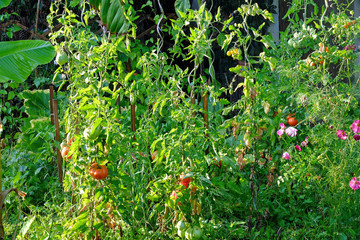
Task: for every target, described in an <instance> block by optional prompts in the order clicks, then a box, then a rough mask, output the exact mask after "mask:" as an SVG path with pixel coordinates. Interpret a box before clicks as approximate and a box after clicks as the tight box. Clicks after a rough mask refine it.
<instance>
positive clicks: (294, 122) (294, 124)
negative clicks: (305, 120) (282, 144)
mask: <svg viewBox="0 0 360 240" xmlns="http://www.w3.org/2000/svg"><path fill="white" fill-rule="evenodd" d="M297 123H298V121H297V120H296V119H295V118H294V117H290V118H289V119H288V124H289V125H290V126H296V125H297Z"/></svg>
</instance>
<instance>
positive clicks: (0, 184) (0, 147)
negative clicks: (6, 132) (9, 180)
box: [0, 123, 2, 192]
mask: <svg viewBox="0 0 360 240" xmlns="http://www.w3.org/2000/svg"><path fill="white" fill-rule="evenodd" d="M0 125H1V123H0ZM1 149H2V144H1V139H0V192H1V191H2V177H1Z"/></svg>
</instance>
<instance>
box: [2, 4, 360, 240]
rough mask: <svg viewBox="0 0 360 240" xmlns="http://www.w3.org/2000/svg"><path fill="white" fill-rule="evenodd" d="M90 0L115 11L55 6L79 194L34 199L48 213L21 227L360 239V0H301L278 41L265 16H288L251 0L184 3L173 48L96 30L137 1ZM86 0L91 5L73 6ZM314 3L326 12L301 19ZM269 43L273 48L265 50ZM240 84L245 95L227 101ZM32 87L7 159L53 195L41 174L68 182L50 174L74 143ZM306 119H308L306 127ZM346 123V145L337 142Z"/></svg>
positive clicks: (54, 233)
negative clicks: (219, 64)
mask: <svg viewBox="0 0 360 240" xmlns="http://www.w3.org/2000/svg"><path fill="white" fill-rule="evenodd" d="M335 2H336V1H335ZM126 3H127V4H125V5H124V8H126V9H128V10H129V9H130V10H129V11H128V10H127V11H124V12H126V13H127V15H126V16H128V17H129V18H130V19H126V20H127V21H129V22H134V20H135V19H136V14H137V12H133V10H132V7H131V6H132V1H129V2H127V1H126ZM90 4H91V5H92V7H93V8H94V9H98V10H99V12H94V11H86V10H84V11H83V15H82V16H85V17H83V18H81V17H80V16H77V15H76V14H75V12H73V11H72V10H71V8H69V6H68V5H67V2H61V1H57V2H55V3H54V4H53V5H52V7H51V14H50V15H49V17H48V20H49V23H50V25H53V24H54V23H56V21H59V22H61V23H62V27H61V28H60V29H59V31H57V32H54V33H53V34H52V36H51V41H52V42H53V44H54V45H56V48H57V49H58V50H59V51H63V53H64V54H66V57H67V61H66V62H65V61H64V64H61V65H60V66H59V67H58V68H57V70H56V71H55V74H56V76H65V77H64V78H63V77H62V78H57V77H54V80H53V82H54V84H57V85H58V86H60V88H59V89H60V90H61V91H63V95H62V94H60V92H58V96H59V98H60V99H61V97H63V99H64V100H65V99H67V100H66V101H63V103H62V104H61V107H60V109H61V111H62V114H64V115H62V114H61V117H60V119H61V126H62V131H63V132H62V135H63V136H64V138H65V136H66V140H65V139H64V141H63V143H62V145H67V146H68V147H69V149H70V150H69V153H68V155H67V156H71V158H68V159H67V162H66V163H65V162H64V163H65V167H64V171H65V174H64V186H63V187H64V191H65V193H63V194H58V193H56V192H55V191H56V189H54V188H53V189H52V191H50V192H48V193H47V195H48V198H46V199H48V200H49V201H48V202H46V204H45V207H44V208H40V209H36V207H34V206H31V202H30V200H27V201H28V202H27V203H28V206H29V209H32V214H29V215H28V216H27V217H26V219H25V221H24V225H23V230H22V231H21V234H25V233H24V232H27V234H28V236H31V237H33V238H39V237H40V236H46V237H48V238H49V239H50V237H52V238H54V239H67V238H69V239H70V238H71V239H77V238H88V239H92V238H104V239H105V238H110V239H121V238H124V239H179V238H184V236H185V237H186V236H187V238H188V239H194V238H197V236H195V234H194V229H195V230H196V231H198V232H200V231H201V235H202V236H201V238H202V239H206V238H207V239H275V238H285V239H293V238H294V239H298V238H299V239H300V238H309V239H323V238H331V237H334V236H336V237H337V236H338V237H339V238H356V237H358V236H357V232H358V230H359V227H358V226H357V225H358V224H357V222H358V221H357V220H358V216H357V212H358V211H359V207H358V204H357V202H358V201H359V195H358V193H357V192H354V191H353V190H352V189H351V188H350V187H349V181H350V180H351V179H352V178H353V177H357V176H359V169H358V166H359V164H360V162H359V153H358V150H357V149H358V147H359V146H358V145H359V143H360V141H356V137H355V136H354V135H355V134H357V131H356V130H354V127H353V128H350V130H349V127H350V126H351V125H352V124H353V123H354V121H355V120H358V116H359V113H360V111H359V103H358V101H359V98H360V91H359V84H358V83H359V79H358V74H359V69H358V67H357V66H356V62H355V61H356V59H357V55H358V51H357V50H356V49H355V50H354V49H353V47H352V45H354V39H355V37H356V36H357V35H358V34H359V33H360V28H359V27H358V26H359V20H358V19H354V18H353V17H352V16H351V15H350V16H349V15H347V14H346V13H348V12H349V11H348V8H347V7H346V6H345V8H343V6H340V5H338V7H339V9H338V11H339V12H338V13H337V14H334V13H329V14H328V15H326V12H327V11H328V10H327V8H323V9H322V10H321V13H320V8H317V6H316V4H315V3H314V2H313V1H310V0H308V1H305V2H304V1H294V3H293V4H294V6H295V7H294V6H293V7H291V8H290V10H289V12H288V13H287V17H288V18H289V19H290V25H289V27H288V29H287V30H286V31H285V32H284V33H281V42H280V43H278V44H275V43H274V42H273V40H272V38H271V36H269V35H264V34H263V28H264V27H265V24H261V25H258V26H255V25H253V24H252V23H250V21H249V18H251V17H258V18H261V19H263V20H268V21H271V20H272V16H271V14H270V13H269V12H268V11H266V10H262V9H261V8H260V7H259V5H258V4H249V3H248V2H246V3H245V4H241V5H240V6H239V7H238V9H237V14H238V17H239V19H238V21H236V22H233V21H232V20H233V19H232V18H230V19H228V20H225V21H224V20H222V19H221V14H220V11H218V14H216V15H215V16H213V14H211V12H210V11H209V10H208V9H206V7H205V5H202V6H200V8H199V9H198V10H193V9H189V2H188V1H176V2H175V7H176V8H177V10H178V11H177V14H178V18H177V19H172V20H171V21H170V22H169V23H167V25H161V30H162V31H163V32H166V33H167V34H169V36H170V37H171V41H173V45H171V46H169V47H168V48H167V49H162V44H161V41H163V40H164V39H162V38H161V41H160V40H159V41H158V42H157V44H156V45H153V44H152V43H154V42H156V41H155V40H154V39H148V40H147V41H146V42H141V41H140V40H138V39H136V35H135V31H132V32H131V34H122V35H120V34H110V32H111V29H110V31H108V30H109V29H107V30H106V29H105V30H104V32H103V34H101V35H96V34H95V33H94V30H93V29H92V27H93V26H89V22H90V21H89V20H91V19H95V18H96V17H97V14H99V15H100V18H102V19H103V21H104V19H105V16H106V19H107V20H108V18H107V16H108V14H110V15H112V14H116V13H115V10H114V11H113V9H112V7H111V4H120V5H121V4H122V2H117V3H116V2H114V1H90ZM336 4H338V3H337V2H336ZM77 5H79V7H80V8H82V9H88V5H89V3H87V2H76V1H73V2H71V6H70V7H74V6H77ZM308 5H311V6H314V7H315V9H316V10H315V11H314V13H313V14H312V15H311V17H308V18H306V19H302V20H301V18H300V16H301V15H300V14H302V12H301V11H305V12H306V10H307V7H308ZM106 6H107V7H106ZM114 6H115V5H114ZM143 7H144V6H143ZM140 9H142V8H140ZM130 12H131V14H130ZM319 14H322V15H321V16H318V15H319ZM124 16H125V15H124ZM305 16H307V15H306V13H305ZM156 18H157V19H159V18H160V17H159V16H157V17H156ZM109 19H110V18H109ZM348 23H349V24H348ZM133 27H135V26H133ZM220 29H221V31H220ZM254 42H257V44H259V45H261V46H262V48H261V51H262V52H261V53H260V54H259V55H255V56H254V54H252V53H251V51H250V50H249V49H250V46H253V44H254ZM214 45H218V46H221V49H222V50H224V55H225V52H226V55H228V57H229V58H231V59H233V60H234V61H236V62H237V63H239V64H238V65H236V66H235V67H232V68H230V69H229V70H230V71H231V72H233V73H234V74H235V77H234V79H233V81H232V82H231V84H229V86H228V87H221V86H220V84H219V83H218V82H217V81H216V79H215V71H214V68H213V64H214V58H215V56H214V53H213V51H212V49H213V47H214ZM185 61H187V62H186V64H182V62H185ZM238 79H242V81H240V83H238V84H237V85H234V84H233V83H234V82H235V81H237V80H238ZM237 82H239V81H237ZM238 89H241V90H242V91H243V95H242V97H241V98H240V99H238V101H236V102H230V101H228V100H227V99H224V98H222V96H223V95H224V94H225V93H229V94H232V93H233V92H234V91H236V90H238ZM22 96H23V97H24V98H25V99H28V100H27V101H25V108H24V109H25V111H26V113H27V114H28V115H29V116H28V118H27V119H24V122H25V124H24V127H23V128H22V133H21V134H20V135H19V141H18V142H17V146H16V148H15V150H14V151H9V152H8V153H7V154H8V155H9V156H10V157H9V159H10V163H8V164H10V165H11V167H10V165H7V166H9V167H8V169H11V171H12V172H11V173H10V171H9V170H7V173H9V174H7V175H6V176H9V177H6V179H5V182H6V183H7V184H9V183H10V182H12V183H13V184H15V185H16V186H21V187H22V188H25V189H27V190H28V191H29V192H30V193H31V194H30V196H32V197H34V196H35V194H34V191H37V192H41V193H44V192H45V190H44V189H43V187H44V186H45V185H44V184H43V185H41V184H38V180H37V177H36V175H41V179H46V180H49V181H48V182H49V185H46V186H45V187H47V188H49V189H51V188H50V187H48V186H50V185H51V182H55V176H54V175H51V174H48V173H49V171H50V170H48V169H50V163H51V160H52V159H53V153H52V148H53V147H54V146H57V147H58V143H52V140H53V138H54V136H53V132H54V129H53V126H51V125H50V124H49V118H48V114H49V113H48V107H47V106H48V103H47V102H48V95H47V93H46V92H39V91H25V92H24V93H23V94H22ZM206 105H208V109H206ZM40 109H41V110H40ZM42 109H46V110H45V111H43V110H42ZM233 112H236V113H237V114H230V113H233ZM206 114H208V115H206ZM291 114H294V117H295V118H296V119H297V120H298V122H297V124H296V125H295V126H292V127H293V128H290V126H289V125H290V122H288V120H287V118H290V117H291V116H290V115H291ZM206 116H208V117H209V121H208V122H207V120H206ZM281 123H283V124H284V126H283V125H282V124H281ZM330 126H332V127H330ZM340 129H342V130H344V131H345V133H346V134H347V138H346V139H340V138H339V137H338V136H337V131H338V130H340ZM289 130H290V131H292V132H294V131H297V132H296V134H294V135H292V134H290V133H289V132H288V131H289ZM300 147H301V151H299V148H300ZM284 153H287V154H289V156H290V158H289V157H286V156H287V155H284ZM24 159H25V160H24ZM25 161H26V162H27V163H26V164H25ZM94 162H96V163H98V164H101V165H106V166H107V168H108V170H109V175H108V177H107V178H105V179H104V180H95V179H93V178H92V177H91V176H90V175H89V167H90V165H91V164H92V163H94ZM15 166H20V167H19V169H17V167H15ZM42 174H44V176H43V175H42ZM10 176H15V177H10ZM56 186H57V185H56ZM31 191H33V192H31ZM34 201H36V199H34ZM52 211H54V212H55V213H56V214H54V213H52ZM41 215H45V218H40V217H38V216H41ZM34 216H36V217H35V218H34ZM180 221H181V224H179V222H180ZM45 222H50V223H51V224H50V226H49V224H47V225H46V224H45ZM180 225H181V229H180ZM197 227H199V228H197ZM41 234H42V235H41Z"/></svg>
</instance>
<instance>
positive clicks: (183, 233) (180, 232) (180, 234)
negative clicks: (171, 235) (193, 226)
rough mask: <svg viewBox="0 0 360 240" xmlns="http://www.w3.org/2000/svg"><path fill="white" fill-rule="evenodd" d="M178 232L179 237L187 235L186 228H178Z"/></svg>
mask: <svg viewBox="0 0 360 240" xmlns="http://www.w3.org/2000/svg"><path fill="white" fill-rule="evenodd" d="M177 234H178V236H179V237H181V238H184V237H185V229H184V230H180V229H178V230H177Z"/></svg>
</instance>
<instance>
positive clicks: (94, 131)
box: [83, 125, 101, 140]
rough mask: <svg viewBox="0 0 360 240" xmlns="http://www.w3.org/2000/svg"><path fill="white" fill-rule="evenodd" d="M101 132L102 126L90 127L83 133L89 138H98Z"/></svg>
mask: <svg viewBox="0 0 360 240" xmlns="http://www.w3.org/2000/svg"><path fill="white" fill-rule="evenodd" d="M100 134H101V126H100V125H99V126H97V127H96V128H93V127H88V128H86V129H85V130H84V132H83V135H84V137H85V139H87V140H96V139H97V138H98V137H99V136H100Z"/></svg>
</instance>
